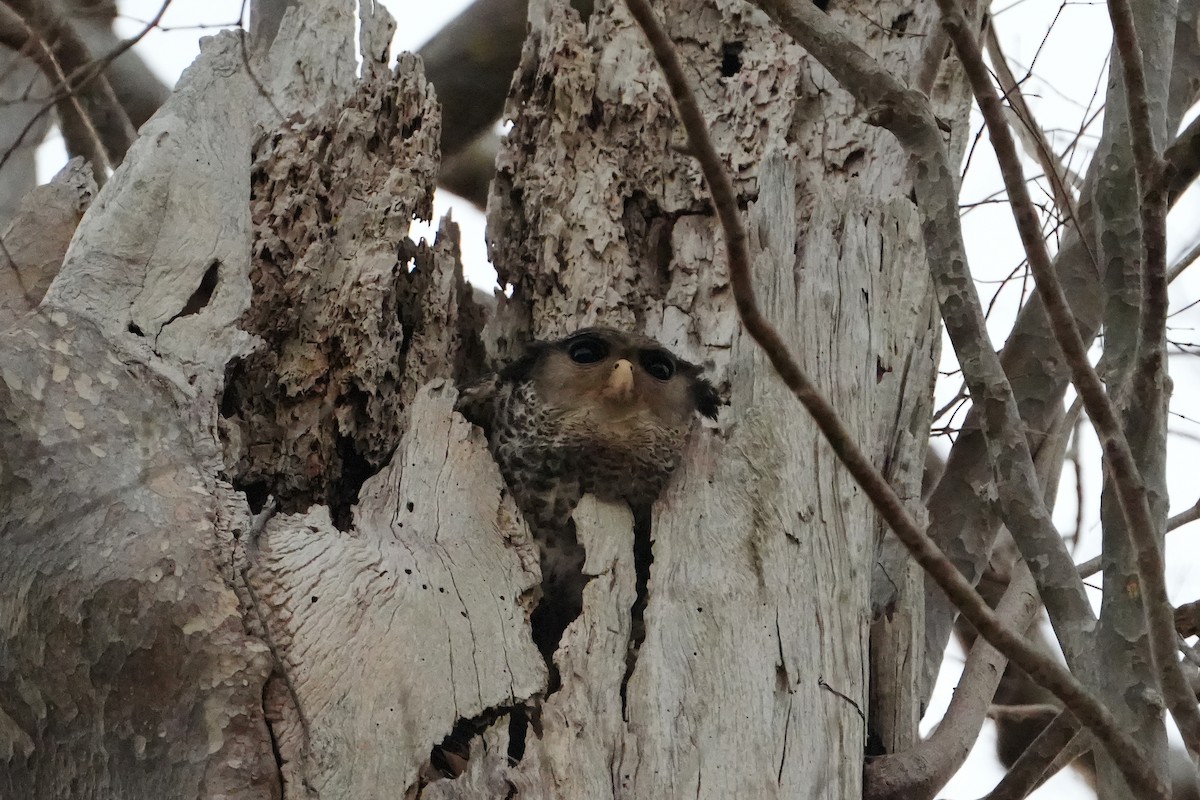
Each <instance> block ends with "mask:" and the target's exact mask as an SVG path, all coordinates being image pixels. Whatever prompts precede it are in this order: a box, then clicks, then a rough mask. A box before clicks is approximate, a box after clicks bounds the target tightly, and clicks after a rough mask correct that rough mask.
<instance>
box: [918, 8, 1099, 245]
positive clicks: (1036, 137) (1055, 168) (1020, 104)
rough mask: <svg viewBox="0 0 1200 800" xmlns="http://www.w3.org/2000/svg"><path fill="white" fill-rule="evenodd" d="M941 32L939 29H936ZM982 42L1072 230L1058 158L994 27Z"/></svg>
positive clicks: (1073, 216)
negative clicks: (1013, 72)
mask: <svg viewBox="0 0 1200 800" xmlns="http://www.w3.org/2000/svg"><path fill="white" fill-rule="evenodd" d="M938 30H940V31H942V30H944V29H943V28H941V27H939V28H938ZM984 42H985V43H986V45H987V51H988V55H989V56H991V59H992V69H994V70H995V71H996V78H997V79H998V80H999V82H1000V88H1001V90H1003V92H1004V97H1005V99H1007V100H1008V106H1009V108H1011V109H1012V110H1013V112H1014V113H1015V114H1016V118H1017V121H1018V122H1020V124H1021V127H1022V128H1023V129H1024V130H1025V133H1026V134H1027V135H1028V140H1029V141H1030V142H1032V144H1033V153H1032V155H1033V156H1034V158H1035V159H1037V162H1038V165H1039V166H1040V167H1041V168H1042V174H1044V175H1045V176H1046V180H1047V181H1048V182H1049V183H1050V191H1051V194H1052V195H1053V197H1054V205H1055V206H1057V207H1058V211H1059V213H1060V214H1061V215H1062V216H1063V217H1065V218H1066V219H1069V220H1070V221H1071V224H1072V225H1074V226H1075V227H1076V228H1078V227H1079V212H1078V210H1077V209H1076V207H1075V197H1074V195H1072V194H1071V189H1070V187H1068V186H1067V182H1066V181H1065V180H1064V179H1063V176H1062V171H1063V170H1062V165H1061V164H1060V163H1059V161H1058V157H1057V156H1056V155H1055V154H1054V151H1053V150H1051V149H1050V143H1049V142H1047V141H1046V134H1045V133H1044V132H1043V131H1042V127H1041V126H1040V125H1038V123H1037V118H1036V117H1034V115H1033V109H1031V108H1030V107H1029V104H1028V103H1026V102H1025V95H1024V93H1023V92H1022V91H1021V86H1020V84H1018V83H1017V79H1016V76H1014V75H1013V74H1012V70H1010V69H1009V68H1008V60H1007V59H1006V58H1005V57H1004V50H1003V48H1002V47H1001V45H1000V38H999V37H998V36H997V35H996V24H995V22H994V21H993V22H992V23H991V24H989V25H988V26H987V30H986V31H984ZM1089 257H1091V258H1092V262H1093V263H1095V258H1094V257H1092V256H1091V253H1090V252H1089Z"/></svg>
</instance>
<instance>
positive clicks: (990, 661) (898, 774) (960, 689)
mask: <svg viewBox="0 0 1200 800" xmlns="http://www.w3.org/2000/svg"><path fill="white" fill-rule="evenodd" d="M1036 591H1037V590H1036V587H1035V586H1034V582H1033V576H1032V575H1030V574H1029V569H1028V568H1027V567H1026V566H1025V565H1024V564H1023V563H1021V562H1020V561H1018V562H1017V563H1016V564H1015V565H1014V567H1013V576H1012V579H1011V580H1010V581H1009V584H1008V588H1007V589H1006V590H1005V592H1004V596H1003V597H1002V598H1001V599H1000V603H999V604H998V605H997V606H996V616H997V617H999V618H1000V619H1001V620H1003V621H1004V624H1006V625H1007V626H1009V627H1011V628H1012V629H1014V630H1018V631H1021V630H1025V629H1026V628H1027V627H1028V626H1029V624H1030V623H1031V622H1032V621H1033V618H1034V616H1035V615H1036V614H1037V611H1038V608H1039V604H1038V601H1037V593H1036ZM1007 663H1008V659H1007V658H1006V657H1005V656H1004V655H1003V654H1001V653H1000V651H998V650H997V649H996V648H995V647H993V646H992V645H991V644H990V643H988V641H987V640H986V639H984V638H982V637H981V638H978V639H976V640H975V645H974V646H973V647H972V648H971V652H970V654H969V655H968V656H967V663H966V665H965V666H964V667H963V672H962V677H960V678H959V681H958V686H957V687H955V689H954V696H953V697H952V698H951V699H950V706H949V707H948V708H947V709H946V713H945V715H943V717H942V721H941V722H940V723H938V726H937V727H936V728H935V729H934V730H933V732H932V733H931V734H930V735H929V736H927V737H926V738H925V739H924V741H922V742H920V743H919V744H918V745H917V746H916V747H913V748H912V749H909V750H906V751H904V752H900V753H893V754H890V755H886V756H882V757H880V758H876V759H871V760H868V761H867V764H866V767H865V768H864V771H863V798H864V800H889V799H891V798H909V797H933V796H934V793H936V792H937V790H938V789H940V788H941V787H942V786H944V785H945V784H946V781H948V780H950V778H951V777H953V775H954V773H955V772H957V771H958V769H959V767H961V766H962V765H963V763H964V762H965V761H966V759H967V755H968V753H969V752H970V750H971V743H972V742H974V741H975V739H976V738H977V737H978V736H979V728H980V726H981V725H982V724H983V720H984V718H985V716H986V714H987V711H988V708H989V706H990V705H991V702H992V697H993V696H994V695H995V693H996V685H997V684H998V683H999V682H1000V676H1001V675H1003V674H1004V667H1005V665H1006V664H1007Z"/></svg>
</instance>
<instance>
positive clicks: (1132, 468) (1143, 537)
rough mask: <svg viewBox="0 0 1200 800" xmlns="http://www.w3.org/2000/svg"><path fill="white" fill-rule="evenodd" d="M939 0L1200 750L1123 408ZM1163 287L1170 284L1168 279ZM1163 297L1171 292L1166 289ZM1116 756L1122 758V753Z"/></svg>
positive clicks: (1179, 703)
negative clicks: (1091, 354)
mask: <svg viewBox="0 0 1200 800" xmlns="http://www.w3.org/2000/svg"><path fill="white" fill-rule="evenodd" d="M937 2H938V7H939V8H940V9H941V10H942V16H943V20H944V22H945V24H946V27H947V30H948V32H949V35H950V41H951V42H952V43H953V44H954V48H955V50H956V51H957V52H958V55H959V59H960V60H961V61H962V63H963V67H964V69H965V70H966V73H967V78H968V80H969V81H970V82H971V87H972V89H973V91H974V93H975V97H976V100H977V101H978V103H979V109H980V113H981V114H982V115H983V118H984V121H985V122H986V123H987V127H988V132H989V134H990V135H991V139H992V146H993V147H994V148H995V151H996V160H997V162H998V163H999V166H1000V172H1001V175H1002V176H1003V178H1004V185H1005V188H1006V189H1007V190H1008V195H1009V202H1010V204H1011V205H1012V208H1013V218H1014V220H1015V221H1016V223H1017V230H1018V232H1019V233H1020V236H1021V242H1022V244H1023V245H1024V247H1025V252H1026V255H1027V257H1028V259H1029V266H1030V269H1031V270H1032V271H1033V274H1034V278H1035V281H1036V283H1037V289H1038V294H1039V295H1040V296H1041V298H1042V302H1043V304H1044V305H1045V307H1046V312H1047V314H1048V315H1049V317H1050V320H1051V322H1052V328H1053V331H1054V334H1055V338H1056V339H1057V341H1058V344H1059V346H1060V347H1061V348H1062V351H1063V355H1064V357H1065V358H1066V361H1067V364H1068V365H1069V366H1070V368H1071V375H1072V382H1073V383H1074V384H1075V387H1076V389H1077V390H1078V391H1079V395H1080V397H1081V398H1082V400H1083V404H1084V407H1085V408H1086V409H1087V412H1088V416H1089V417H1090V418H1091V419H1092V424H1093V425H1094V426H1095V428H1096V432H1097V434H1098V435H1099V437H1100V441H1101V443H1102V445H1103V447H1104V453H1105V461H1106V464H1107V466H1108V470H1109V473H1110V474H1111V476H1112V479H1113V485H1114V487H1115V489H1116V495H1117V499H1118V501H1119V503H1120V506H1121V511H1122V514H1123V515H1124V517H1125V523H1126V529H1127V530H1128V532H1129V535H1130V539H1131V541H1132V544H1133V546H1134V549H1135V551H1136V553H1137V559H1136V561H1137V568H1138V578H1139V581H1140V583H1141V593H1142V595H1141V596H1142V602H1143V608H1144V610H1145V614H1146V620H1147V625H1148V627H1149V631H1150V648H1151V652H1152V654H1153V657H1154V662H1155V668H1156V669H1157V671H1158V674H1159V676H1160V681H1161V682H1162V690H1163V693H1164V695H1165V696H1166V699H1167V703H1168V705H1169V707H1170V709H1171V712H1172V715H1173V716H1174V717H1175V719H1176V722H1177V724H1178V725H1179V729H1180V732H1181V734H1182V735H1183V739H1184V743H1185V744H1186V745H1187V747H1188V749H1189V750H1190V751H1191V752H1193V753H1200V711H1198V710H1197V708H1196V703H1195V698H1194V697H1192V696H1191V695H1190V693H1189V692H1188V691H1187V682H1186V680H1185V678H1184V675H1183V671H1182V669H1181V668H1180V666H1179V661H1178V659H1177V658H1176V656H1175V644H1174V639H1173V638H1172V637H1173V634H1174V626H1173V624H1172V621H1171V606H1170V603H1169V601H1168V599H1167V591H1166V581H1165V578H1164V571H1163V560H1162V552H1161V551H1160V550H1159V547H1158V542H1157V540H1156V538H1155V534H1154V531H1155V530H1156V527H1155V525H1154V520H1153V516H1152V515H1151V513H1150V505H1149V502H1148V500H1147V497H1146V493H1145V490H1144V486H1143V485H1142V480H1141V476H1140V475H1139V473H1138V470H1137V467H1136V465H1135V462H1134V458H1133V453H1132V451H1131V450H1130V447H1129V442H1128V441H1127V440H1126V438H1125V434H1124V431H1123V429H1122V427H1121V424H1120V422H1119V420H1118V418H1117V412H1116V409H1115V408H1114V407H1113V404H1112V402H1111V400H1110V398H1109V397H1108V394H1107V393H1106V392H1105V391H1104V386H1103V384H1102V383H1101V381H1100V378H1099V376H1098V375H1097V374H1096V371H1095V370H1094V369H1092V365H1091V363H1090V362H1089V360H1088V357H1087V348H1086V347H1085V345H1084V343H1083V340H1082V338H1081V337H1080V334H1079V327H1078V326H1077V325H1076V323H1075V318H1074V317H1073V316H1072V314H1071V309H1070V306H1069V305H1068V304H1067V300H1066V296H1065V295H1064V294H1063V290H1062V286H1061V285H1059V283H1058V278H1057V276H1056V275H1055V274H1054V268H1053V266H1052V264H1051V262H1050V257H1049V254H1048V253H1047V251H1046V243H1045V241H1044V240H1043V239H1042V235H1041V226H1040V224H1039V221H1038V216H1037V210H1036V209H1035V208H1034V206H1033V203H1032V201H1031V199H1030V197H1029V192H1028V189H1027V188H1026V186H1025V179H1024V176H1023V175H1022V171H1021V163H1020V159H1019V158H1018V156H1017V152H1016V147H1015V145H1014V144H1013V141H1012V136H1011V133H1010V132H1009V130H1008V127H1007V125H1005V123H1004V111H1003V108H1002V106H1001V105H1000V99H999V97H998V96H997V94H996V90H995V87H993V85H992V82H991V79H990V78H989V76H988V74H987V68H986V67H985V66H984V64H983V58H982V56H981V54H980V52H979V47H978V45H977V44H976V42H975V39H974V36H973V35H972V33H971V30H970V29H969V27H968V26H967V24H966V20H965V18H964V17H963V15H962V12H961V10H960V9H959V7H958V6H957V4H956V3H955V2H954V1H953V0H937ZM1143 166H1145V165H1143ZM1165 274H1166V273H1165V267H1164V269H1163V272H1162V275H1163V276H1164V277H1165ZM1163 285H1164V287H1165V281H1163ZM1156 291H1157V290H1156ZM1163 296H1164V297H1165V288H1164V289H1163ZM1155 302H1157V301H1155ZM1144 330H1145V327H1143V331H1144ZM1110 753H1111V750H1110ZM1112 755H1114V757H1115V755H1116V754H1112Z"/></svg>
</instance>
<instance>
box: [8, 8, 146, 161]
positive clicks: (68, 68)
mask: <svg viewBox="0 0 1200 800" xmlns="http://www.w3.org/2000/svg"><path fill="white" fill-rule="evenodd" d="M4 2H5V4H6V5H7V6H8V7H9V8H10V9H11V10H12V11H13V13H15V14H16V15H17V16H18V17H19V18H20V19H21V20H22V21H23V22H24V24H25V25H26V26H27V27H28V30H29V31H30V33H31V38H32V37H34V36H36V38H37V39H38V40H39V41H40V43H41V46H42V47H44V49H45V53H46V56H48V58H40V59H37V58H35V60H36V61H37V63H38V65H39V66H40V67H41V68H42V70H43V71H44V72H45V73H46V77H48V78H49V79H50V81H51V82H52V83H53V84H54V85H55V87H56V92H55V94H56V95H58V94H62V95H63V96H64V97H66V96H69V95H74V94H76V93H78V96H79V98H80V101H81V102H82V104H83V108H84V109H85V111H84V112H83V114H82V116H83V117H85V118H86V120H87V122H88V123H89V124H90V125H92V126H94V132H95V133H98V134H99V137H100V139H101V142H102V143H103V147H104V154H105V157H106V158H107V160H108V163H109V164H119V163H120V162H121V159H122V158H124V156H125V151H126V150H128V149H129V145H130V144H131V143H132V142H133V139H134V136H135V134H134V130H133V126H132V125H131V124H130V122H129V117H128V116H127V115H126V114H125V109H124V108H122V106H121V104H120V103H119V102H118V101H117V98H116V95H115V94H113V90H112V86H110V85H109V83H108V79H107V78H105V77H104V76H103V74H101V73H102V71H100V72H97V71H96V66H95V61H94V60H93V59H92V55H91V53H89V52H88V49H87V46H86V45H85V44H84V43H83V40H82V39H81V38H80V37H79V34H77V33H76V32H75V29H74V28H72V27H71V24H70V22H68V21H67V19H66V18H65V17H63V16H62V15H61V14H59V13H58V10H57V8H56V7H55V5H54V4H53V3H42V2H37V0H4ZM60 107H61V106H60ZM79 155H86V153H79ZM89 160H92V161H93V166H94V167H99V166H100V165H99V164H97V163H96V162H95V161H94V160H93V159H92V158H89ZM100 173H101V170H100V169H96V175H97V179H99V178H100Z"/></svg>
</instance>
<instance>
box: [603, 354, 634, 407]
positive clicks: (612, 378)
mask: <svg viewBox="0 0 1200 800" xmlns="http://www.w3.org/2000/svg"><path fill="white" fill-rule="evenodd" d="M600 396H601V397H603V398H604V399H605V400H611V401H613V402H616V403H628V402H629V401H630V400H632V399H633V364H632V363H630V362H629V361H626V360H625V359H623V358H621V359H618V360H617V363H616V364H613V368H612V372H610V373H609V375H608V382H607V383H606V384H605V385H604V389H603V390H601V392H600Z"/></svg>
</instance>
